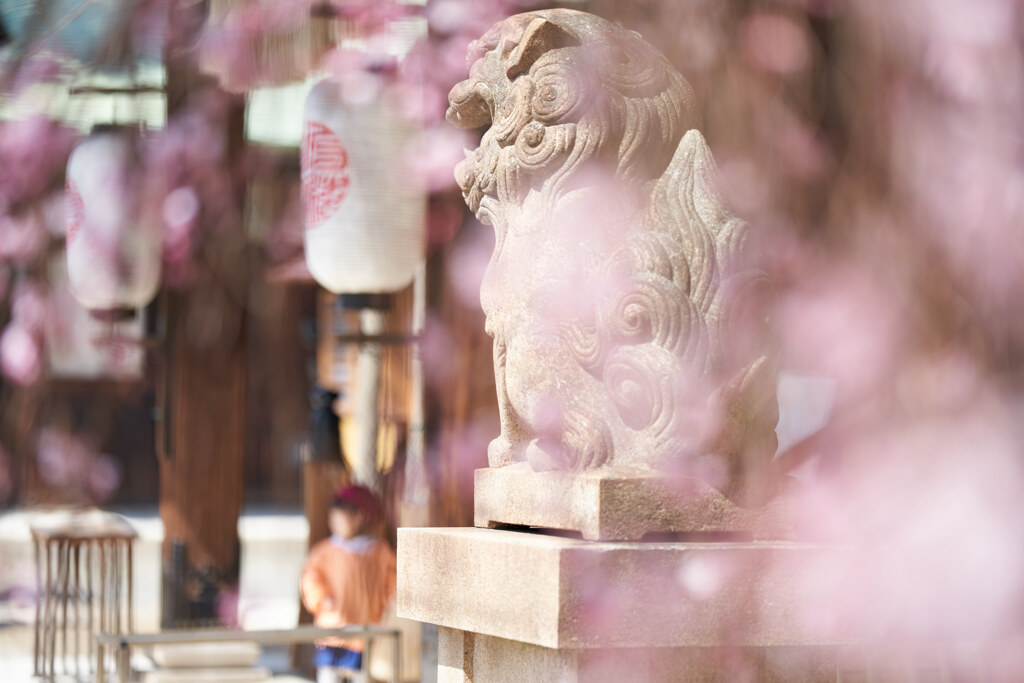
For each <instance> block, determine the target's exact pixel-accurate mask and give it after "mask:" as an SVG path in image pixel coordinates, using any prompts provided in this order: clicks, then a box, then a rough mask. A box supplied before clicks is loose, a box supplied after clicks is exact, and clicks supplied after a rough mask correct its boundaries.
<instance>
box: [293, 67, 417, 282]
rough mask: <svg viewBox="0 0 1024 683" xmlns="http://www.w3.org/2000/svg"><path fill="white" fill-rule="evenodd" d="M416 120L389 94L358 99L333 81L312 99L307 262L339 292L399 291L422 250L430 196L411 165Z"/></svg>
mask: <svg viewBox="0 0 1024 683" xmlns="http://www.w3.org/2000/svg"><path fill="white" fill-rule="evenodd" d="M415 134H416V129H415V127H414V126H413V125H412V124H411V123H410V122H409V121H408V120H407V119H406V118H405V117H403V116H402V114H401V111H400V110H399V108H398V106H397V104H396V103H395V102H393V101H391V100H390V99H389V98H387V97H377V98H373V99H371V100H370V101H368V102H366V103H361V104H353V103H350V102H346V101H345V100H344V99H343V98H342V96H341V90H340V86H339V85H338V84H337V83H336V82H334V81H330V80H326V81H322V82H320V83H318V84H317V85H316V86H315V87H314V88H313V90H312V91H311V92H310V94H309V96H308V98H307V99H306V110H305V116H304V122H303V137H302V195H303V205H304V210H305V221H306V236H305V245H306V264H307V265H308V266H309V271H310V272H311V273H312V274H313V277H314V278H316V280H317V282H319V283H320V284H321V285H323V286H324V287H325V288H327V289H328V290H330V291H332V292H334V293H335V294H341V293H371V292H393V291H396V290H399V289H401V288H403V287H405V286H407V285H408V284H409V283H411V282H412V279H413V277H414V275H415V274H416V267H417V266H418V265H419V264H420V262H421V261H422V260H423V257H424V249H425V241H426V236H425V230H424V220H425V210H426V196H425V194H424V192H423V189H422V188H421V187H420V186H419V184H418V183H417V182H415V180H414V179H412V178H410V177H409V176H408V173H407V172H406V171H405V167H406V163H405V158H406V154H407V150H408V146H409V144H410V142H411V141H412V140H413V138H414V136H415Z"/></svg>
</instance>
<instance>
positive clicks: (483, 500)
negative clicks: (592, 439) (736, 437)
mask: <svg viewBox="0 0 1024 683" xmlns="http://www.w3.org/2000/svg"><path fill="white" fill-rule="evenodd" d="M474 508H475V510H474V517H475V519H474V524H475V525H476V526H478V527H485V528H495V527H499V526H501V525H518V526H528V527H543V528H547V529H563V530H571V531H579V532H580V533H581V534H582V535H583V538H585V539H587V540H608V541H611V540H618V541H637V540H640V539H642V538H643V537H644V535H645V534H648V533H651V532H670V533H678V534H693V535H700V534H715V533H731V534H736V535H739V536H744V537H749V538H751V539H784V538H787V537H789V535H790V531H791V526H792V523H791V521H790V519H789V516H788V514H787V513H788V509H787V506H786V502H785V499H782V498H778V499H775V500H774V501H772V502H771V503H770V504H769V505H767V506H765V507H763V508H760V509H757V510H750V509H746V508H741V507H739V506H737V505H736V504H735V503H733V502H732V501H730V500H729V499H728V498H726V497H725V496H724V495H722V493H720V492H719V491H717V490H716V489H714V488H712V487H711V486H709V485H708V484H706V483H704V482H703V481H701V480H699V479H695V478H693V477H679V478H675V479H669V478H666V477H664V476H661V475H657V474H655V473H653V472H650V471H645V470H636V471H634V472H631V473H627V472H623V471H621V470H620V471H614V470H610V469H608V468H601V469H597V470H591V471H585V472H562V471H551V472H534V471H533V470H532V469H530V468H529V466H527V465H526V464H525V463H519V464H516V465H509V466H507V467H498V468H487V469H481V470H477V471H476V473H475V480H474Z"/></svg>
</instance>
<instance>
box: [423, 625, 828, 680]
mask: <svg viewBox="0 0 1024 683" xmlns="http://www.w3.org/2000/svg"><path fill="white" fill-rule="evenodd" d="M439 635H440V638H439V641H440V654H441V658H440V660H439V663H438V664H439V666H438V679H437V680H438V683H472V682H473V681H487V683H523V681H538V682H540V681H544V682H547V681H559V683H613V682H614V683H621V682H622V681H644V682H645V683H676V682H677V681H687V682H688V683H733V682H734V681H738V680H745V681H759V682H760V683H792V682H793V681H800V682H801V683H818V682H820V683H826V682H827V683H834V681H835V680H836V671H837V651H836V648H832V647H823V648H801V647H777V648H739V649H736V648H694V647H683V648H604V649H596V650H595V649H588V650H553V649H550V648H546V647H540V646H538V645H530V644H527V643H520V642H516V641H513V640H506V639H504V638H495V637H493V636H485V635H482V634H478V633H470V632H467V631H459V630H457V629H449V628H441V629H440V633H439Z"/></svg>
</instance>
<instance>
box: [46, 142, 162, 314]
mask: <svg viewBox="0 0 1024 683" xmlns="http://www.w3.org/2000/svg"><path fill="white" fill-rule="evenodd" d="M133 157H134V154H133V150H132V142H131V139H130V138H129V137H128V136H127V135H125V134H123V133H119V132H102V133H95V134H93V135H91V136H90V137H89V138H87V139H86V140H85V141H83V142H82V143H81V144H79V145H78V146H77V147H76V148H75V149H74V151H72V153H71V158H70V159H69V160H68V171H67V236H66V249H67V265H68V289H69V290H70V291H71V294H72V296H74V297H75V299H77V300H78V301H79V303H81V304H82V305H83V306H84V307H85V308H87V309H89V310H91V311H119V310H125V309H134V308H141V307H143V306H145V305H146V304H147V303H149V302H150V301H151V300H152V299H153V297H154V296H155V295H156V292H157V289H158V288H159V285H160V232H159V226H158V225H156V224H155V223H153V222H149V223H147V222H144V221H141V220H140V219H139V211H138V201H137V198H136V196H135V188H136V187H137V183H138V173H139V171H138V168H137V165H136V164H135V163H134V160H133Z"/></svg>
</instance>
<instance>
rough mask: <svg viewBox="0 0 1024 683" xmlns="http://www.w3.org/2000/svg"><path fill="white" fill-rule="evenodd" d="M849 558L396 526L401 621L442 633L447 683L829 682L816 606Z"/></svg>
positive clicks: (830, 644)
mask: <svg viewBox="0 0 1024 683" xmlns="http://www.w3.org/2000/svg"><path fill="white" fill-rule="evenodd" d="M847 560H848V558H847V557H846V553H844V552H842V551H837V550H834V549H825V548H821V547H818V546H814V545H808V544H799V543H789V542H716V543H622V542H618V543H605V542H598V543H595V542H587V541H579V540H573V539H566V538H558V537H551V536H542V535H537V534H531V533H526V532H521V531H519V532H517V531H504V530H495V529H476V528H474V529H465V528H463V529H400V530H399V536H398V576H399V581H398V586H399V588H398V613H399V615H400V616H403V617H406V618H410V619H417V620H420V621H426V622H430V623H435V624H438V625H440V626H441V627H442V628H441V642H440V653H439V665H440V666H439V680H444V681H477V682H487V683H492V682H500V681H555V680H557V681H580V682H583V681H588V682H589V681H606V680H607V681H611V680H616V681H621V680H630V681H691V680H692V681H719V680H721V681H727V680H740V679H744V678H745V679H746V680H751V677H753V678H752V680H759V681H776V680H778V681H784V680H785V681H795V680H799V681H834V680H835V653H836V649H837V648H838V647H839V646H841V645H843V644H845V643H848V642H851V640H852V638H851V637H850V632H849V629H848V628H847V625H844V624H841V623H836V622H833V621H829V620H828V619H827V618H825V615H826V614H827V613H826V612H825V611H824V610H822V609H821V608H822V607H825V606H827V605H829V604H831V603H832V596H833V595H835V594H836V592H837V591H839V590H840V589H841V587H842V585H843V580H844V572H845V571H846V567H847V566H848V562H847Z"/></svg>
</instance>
